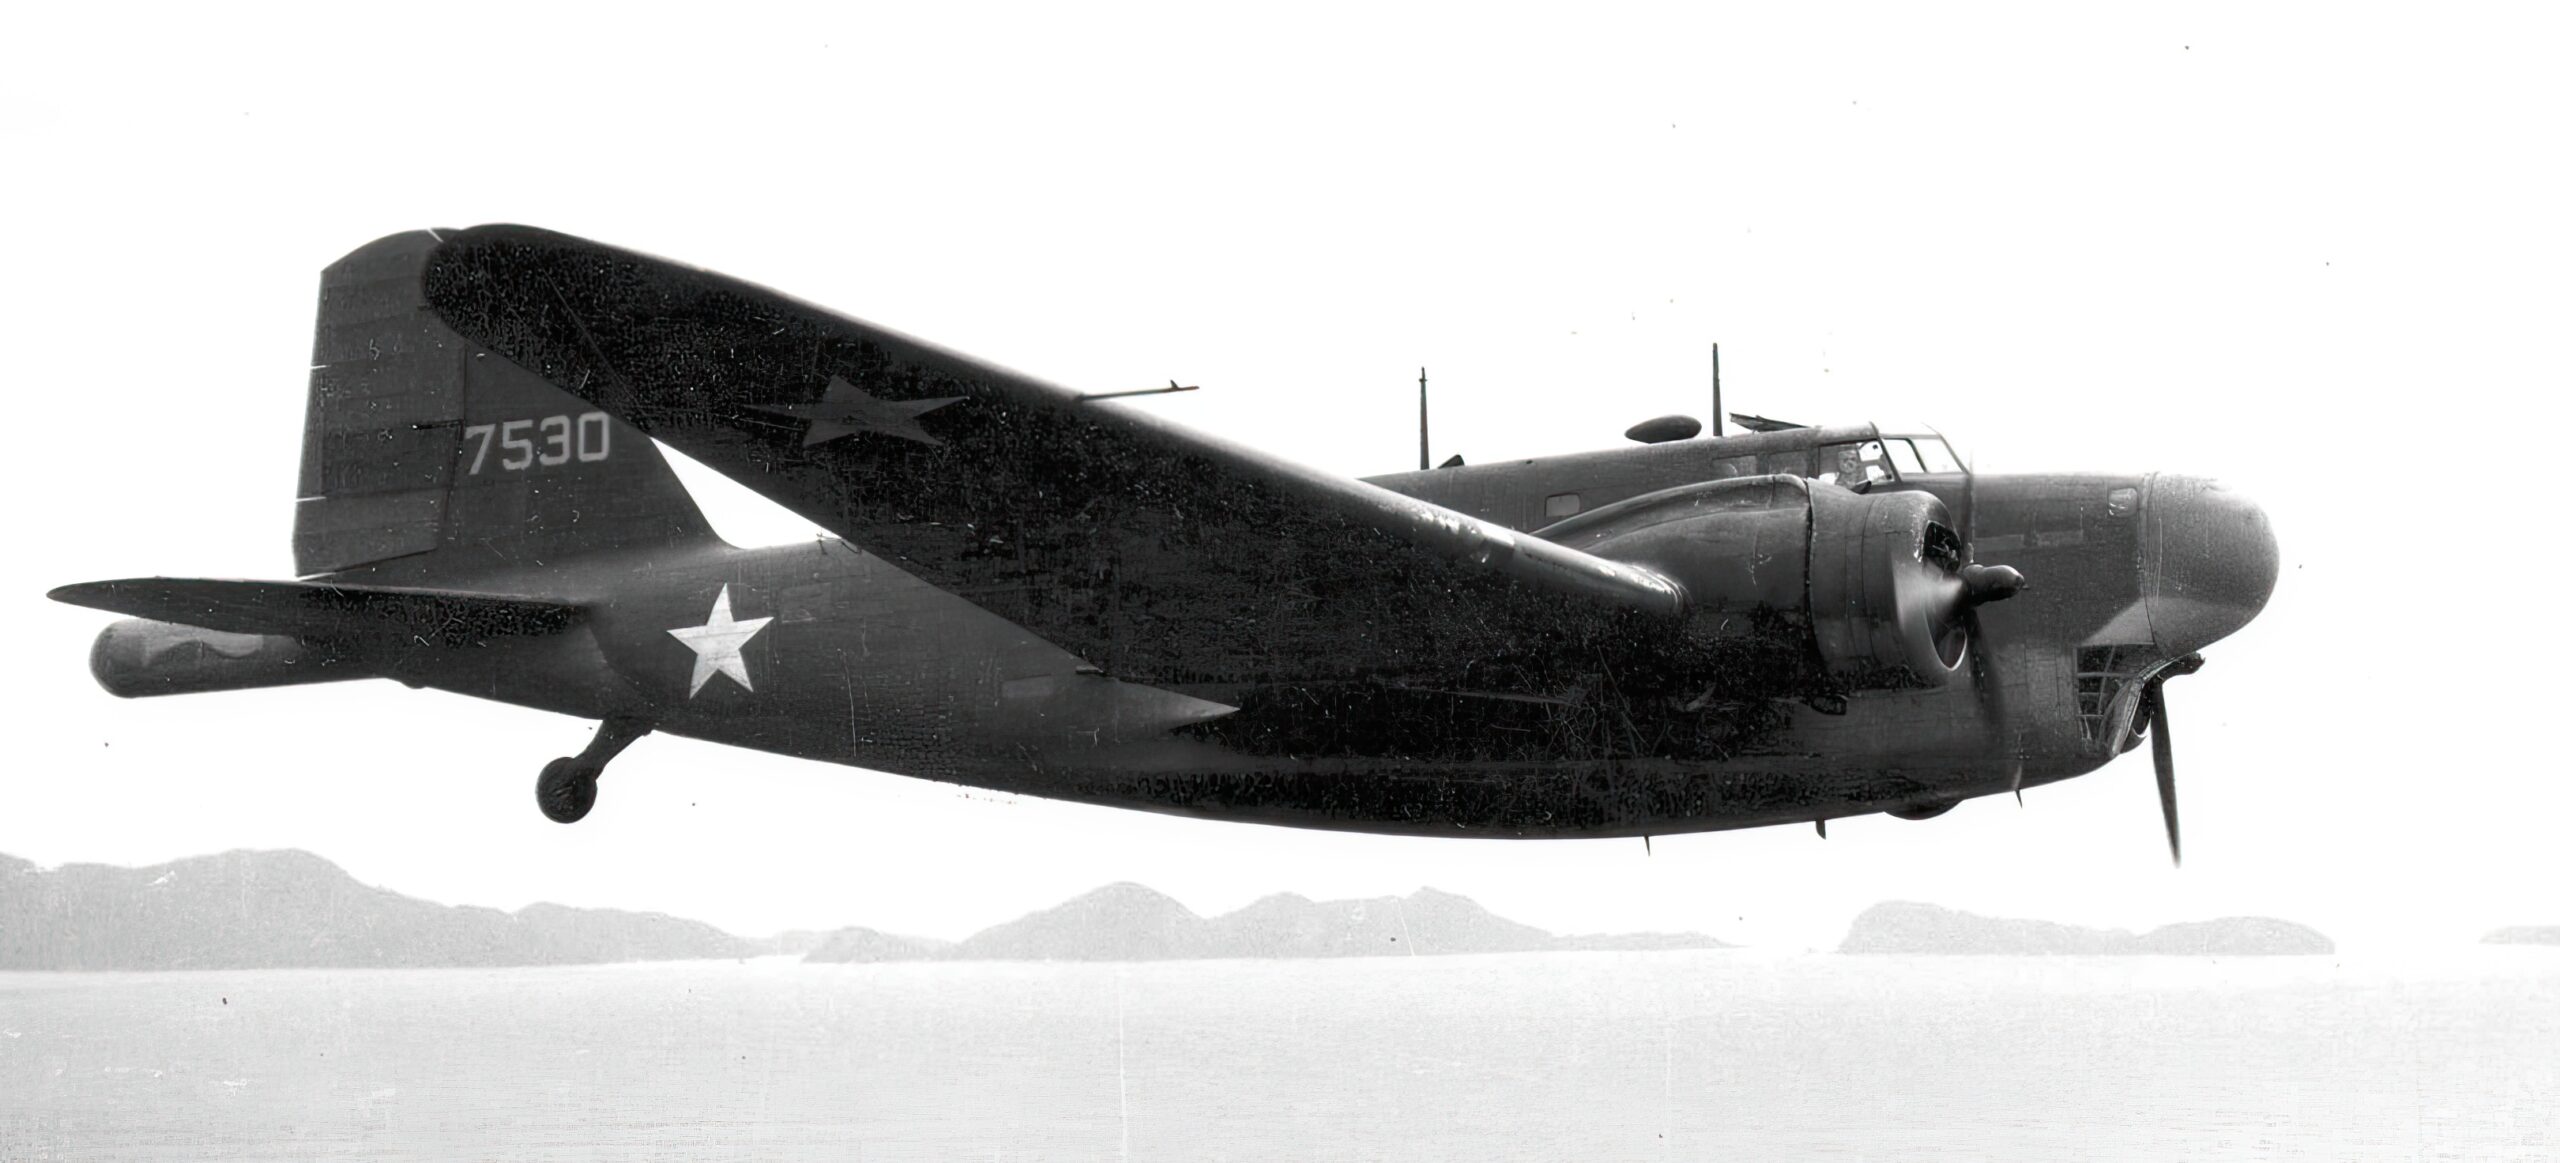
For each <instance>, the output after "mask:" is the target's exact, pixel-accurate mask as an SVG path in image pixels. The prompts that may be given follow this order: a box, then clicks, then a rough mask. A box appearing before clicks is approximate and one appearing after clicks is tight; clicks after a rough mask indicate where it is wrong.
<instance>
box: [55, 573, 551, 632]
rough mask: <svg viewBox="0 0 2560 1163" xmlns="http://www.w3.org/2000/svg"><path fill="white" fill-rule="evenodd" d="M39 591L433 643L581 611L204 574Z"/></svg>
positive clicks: (231, 627)
mask: <svg viewBox="0 0 2560 1163" xmlns="http://www.w3.org/2000/svg"><path fill="white" fill-rule="evenodd" d="M46 596H47V597H50V598H52V599H53V600H55V601H57V602H68V603H70V604H71V605H75V606H87V607H89V608H91V609H94V610H106V611H108V612H110V613H117V614H124V615H126V616H129V617H135V618H148V619H151V620H152V621H155V622H174V623H177V624H179V625H183V626H195V627H198V628H201V629H205V630H217V631H221V632H224V633H229V634H278V635H286V636H290V637H295V638H330V639H357V640H363V639H380V638H404V639H415V640H421V641H426V642H431V643H436V644H439V645H477V644H481V643H486V642H489V641H493V640H496V639H502V638H521V637H528V636H537V635H545V634H556V633H559V632H560V631H562V630H565V629H567V628H569V627H570V626H571V625H573V624H575V623H576V622H577V621H578V620H579V618H580V616H581V615H582V613H583V611H582V610H581V609H580V608H579V607H577V606H572V605H564V604H561V603H558V602H547V601H542V600H539V599H535V598H520V597H511V596H506V595H500V594H474V593H460V592H455V591H450V590H422V589H401V588H395V587H389V586H347V585H331V584H329V583H326V582H298V581H228V580H217V579H212V578H166V577H153V578H127V579H123V580H119V581H96V582H81V583H79V584H77V585H67V586H63V587H61V588H59V589H56V590H54V591H52V592H51V593H50V594H47V595H46Z"/></svg>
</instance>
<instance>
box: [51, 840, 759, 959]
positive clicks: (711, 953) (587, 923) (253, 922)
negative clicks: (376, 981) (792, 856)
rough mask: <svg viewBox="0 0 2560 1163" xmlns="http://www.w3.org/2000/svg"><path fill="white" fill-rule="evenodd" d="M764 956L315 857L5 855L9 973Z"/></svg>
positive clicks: (713, 936) (633, 916) (609, 916)
mask: <svg viewBox="0 0 2560 1163" xmlns="http://www.w3.org/2000/svg"><path fill="white" fill-rule="evenodd" d="M756 951H758V950H757V948H756V946H755V945H754V944H753V943H751V942H747V941H742V940H740V939H738V938H736V937H733V936H730V935H729V934H727V933H724V932H721V931H720V930H718V929H715V928H713V927H711V926H710V925H706V924H703V923H702V922H700V921H688V920H683V919H681V918H678V917H671V916H667V915H666V914H663V913H634V912H624V911H622V910H619V909H575V908H569V907H567V906H564V905H554V904H534V905H527V906H526V907H524V908H522V909H519V910H517V911H516V912H513V913H508V912H502V911H500V910H497V909H491V908H481V907H477V906H470V905H463V906H451V905H440V904H436V903H435V902H433V901H423V900H419V899H417V898H415V897H409V896H402V895H400V894H399V893H395V892H392V891H390V890H388V889H380V888H374V887H372V886H369V885H365V884H360V883H358V882H357V881H356V879H355V878H354V877H351V876H349V875H347V873H346V871H345V870H343V869H341V868H339V867H338V866H337V865H335V864H331V863H329V862H328V861H326V860H323V859H321V858H320V857H317V856H314V855H312V854H310V853H308V852H300V851H290V850H288V851H279V852H255V851H247V850H241V851H233V852H225V853H222V854H220V855H217V856H194V857H189V858H187V859H184V860H173V861H170V862H169V863H167V864H155V865H152V866H150V867H148V868H114V867H110V866H107V865H103V864H66V865H64V866H62V867H61V868H59V869H55V870H53V871H51V872H47V871H44V870H42V869H39V868H37V867H36V866H35V865H34V864H32V863H30V862H28V861H25V860H21V859H18V858H16V857H13V856H0V969H281V968H318V967H329V968H347V967H359V966H362V967H383V968H389V967H427V966H501V965H571V964H591V963H596V962H606V961H665V960H679V959H688V958H706V957H739V956H745V955H747V954H749V953H753V952H756Z"/></svg>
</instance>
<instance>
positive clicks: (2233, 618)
mask: <svg viewBox="0 0 2560 1163" xmlns="http://www.w3.org/2000/svg"><path fill="white" fill-rule="evenodd" d="M2147 486H2148V487H2147V488H2145V489H2144V492H2146V493H2147V494H2149V495H2148V496H2147V497H2146V498H2145V501H2144V504H2143V529H2142V533H2143V537H2142V565H2143V570H2142V600H2143V604H2144V606H2145V607H2146V608H2147V611H2148V613H2149V614H2150V618H2151V638H2152V641H2153V642H2155V643H2157V644H2158V645H2159V647H2160V649H2161V650H2162V651H2164V652H2166V653H2167V654H2168V655H2169V656H2170V657H2172V658H2176V657H2179V656H2182V655H2187V654H2193V653H2195V652H2196V651H2197V650H2200V649H2202V648H2204V647H2205V646H2206V645H2208V644H2211V643H2213V642H2216V641H2218V640H2220V639H2223V638H2226V637H2229V636H2230V635H2231V633H2232V632H2233V631H2236V630H2238V629H2239V628H2241V627H2242V626H2246V625H2248V624H2249V620H2250V619H2252V618H2255V617H2257V616H2258V611H2260V610H2263V609H2265V608H2266V606H2267V596H2268V595H2269V594H2272V593H2274V592H2275V588H2276V536H2275V531H2274V530H2273V529H2271V528H2269V527H2268V524H2267V514H2266V512H2265V511H2264V510H2262V509H2260V508H2258V506H2257V505H2256V504H2254V503H2252V502H2251V501H2250V500H2249V499H2248V498H2246V497H2243V496H2241V495H2240V494H2238V493H2235V492H2232V491H2231V490H2229V489H2226V488H2223V487H2222V486H2221V485H2218V484H2215V483H2214V482H2212V481H2209V480H2205V479H2203V478H2201V477H2185V476H2171V475H2168V474H2166V473H2159V474H2154V475H2153V476H2152V477H2151V479H2150V480H2149V481H2148V482H2147Z"/></svg>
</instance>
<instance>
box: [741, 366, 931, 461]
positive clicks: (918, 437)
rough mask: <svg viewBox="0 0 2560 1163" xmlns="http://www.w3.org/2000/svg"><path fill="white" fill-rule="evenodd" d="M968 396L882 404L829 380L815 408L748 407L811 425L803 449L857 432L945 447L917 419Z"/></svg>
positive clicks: (841, 381)
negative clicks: (874, 433) (825, 392)
mask: <svg viewBox="0 0 2560 1163" xmlns="http://www.w3.org/2000/svg"><path fill="white" fill-rule="evenodd" d="M964 399H967V397H965V396H943V397H941V398H939V399H932V400H883V399H881V398H879V397H877V396H874V395H872V394H871V393H869V392H866V391H863V390H862V389H860V388H857V387H855V386H853V381H851V380H848V379H846V378H844V377H843V376H832V377H829V378H828V380H827V394H826V395H825V396H823V397H821V398H820V399H819V400H818V402H817V403H814V404H749V405H747V406H748V407H749V408H750V409H752V410H754V411H758V412H764V413H768V414H771V415H775V416H789V417H791V418H792V419H795V420H806V421H808V422H809V431H808V432H807V433H805V434H803V435H802V436H801V437H800V447H802V448H807V447H809V446H810V445H813V444H824V443H826V442H828V441H830V440H842V439H844V438H845V437H847V436H851V435H853V434H854V433H856V432H877V433H879V434H880V435H882V436H895V437H897V438H898V439H900V440H912V441H915V442H916V443H918V444H930V445H932V446H934V447H936V448H940V447H942V442H941V441H939V440H936V439H934V438H933V434H932V433H930V432H927V431H925V430H924V428H923V426H922V425H919V424H917V423H916V417H918V416H922V415H924V414H925V413H927V412H930V411H933V410H934V409H936V408H940V407H944V406H946V405H950V404H957V403H959V402H960V401H962V400H964Z"/></svg>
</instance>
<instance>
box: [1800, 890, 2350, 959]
mask: <svg viewBox="0 0 2560 1163" xmlns="http://www.w3.org/2000/svg"><path fill="white" fill-rule="evenodd" d="M1840 951H1841V952H1842V953H1970V954H2000V955H2012V956H2014V955H2020V954H2026V955H2036V954H2052V955H2070V956H2122V955H2145V954H2149V955H2174V956H2203V957H2237V956H2280V955H2301V954H2318V955H2325V954H2330V953H2335V952H2337V946H2336V945H2335V944H2333V943H2332V942H2331V941H2330V940H2329V938H2327V937H2325V936H2322V935H2321V934H2320V933H2318V932H2317V931H2314V930H2312V929H2310V928H2307V927H2305V926H2302V925H2298V924H2295V923H2293V922H2291V921H2281V920H2277V919H2275V918H2273V917H2223V918H2220V919H2218V920H2211V921H2187V922H2181V923H2179V924H2174V925H2162V926H2161V927H2159V928H2157V929H2153V930H2151V931H2150V932H2148V933H2130V932H2126V931H2125V930H2122V929H2091V928H2084V927H2082V926H2079V925H2065V924H2060V923H2057V922H2054V921H2030V920H2017V919H2013V918H2008V917H1985V916H1980V915H1977V914H1974V913H1964V912H1958V911H1956V910H1954V909H1949V908H1941V907H1939V906H1937V905H1929V904H1919V903H1916V902H1912V901H1886V902H1884V903H1882V904H1879V905H1875V906H1873V907H1871V908H1869V909H1868V910H1867V911H1865V912H1863V913H1860V914H1858V919H1857V920H1856V921H1854V922H1851V923H1850V925H1849V933H1848V935H1847V936H1846V937H1843V938H1841V940H1840Z"/></svg>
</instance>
